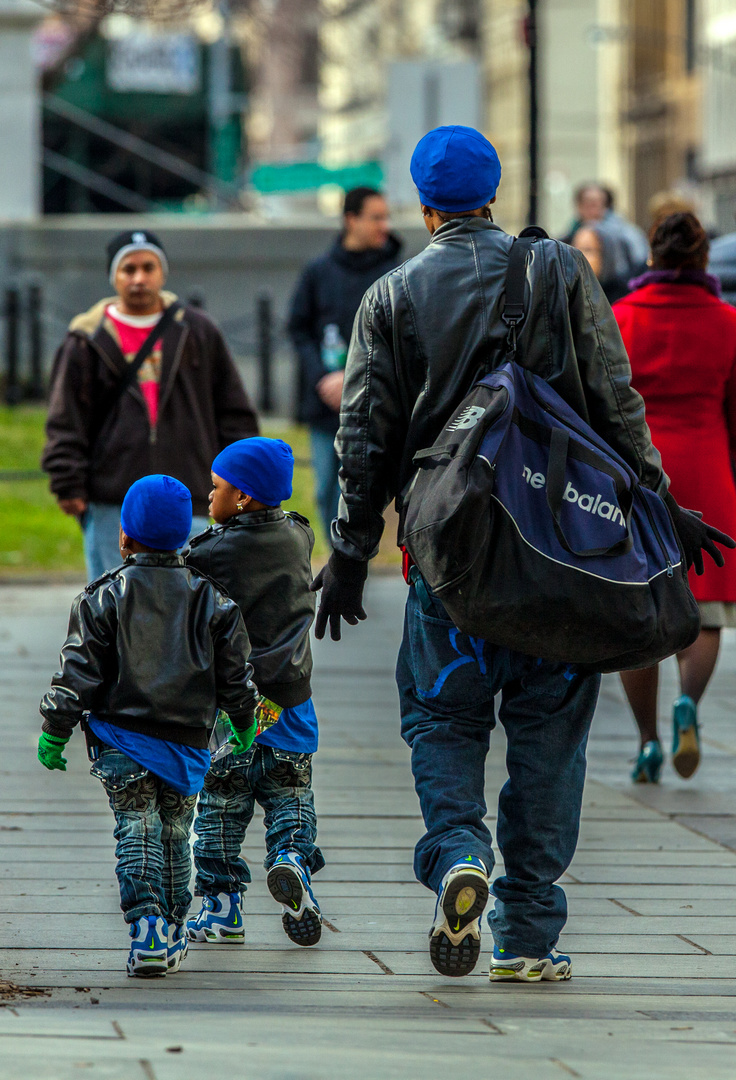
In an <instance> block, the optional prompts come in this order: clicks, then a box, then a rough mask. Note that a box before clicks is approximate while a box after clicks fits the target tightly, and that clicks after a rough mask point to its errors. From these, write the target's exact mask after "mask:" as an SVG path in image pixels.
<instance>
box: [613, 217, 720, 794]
mask: <svg viewBox="0 0 736 1080" xmlns="http://www.w3.org/2000/svg"><path fill="white" fill-rule="evenodd" d="M650 236H651V248H652V257H651V270H649V271H647V272H646V273H645V274H643V275H642V276H641V277H639V278H638V279H637V280H635V281H633V282H632V287H633V290H634V291H633V292H631V293H630V295H629V296H627V297H626V298H625V299H623V300H621V301H620V302H619V303H618V304H617V305H616V306H615V307H614V309H613V310H614V314H615V316H616V319H617V321H618V324H619V327H620V329H621V334H622V336H623V339H624V343H625V345H626V349H627V351H628V354H629V358H630V360H631V371H632V385H633V386H634V387H635V388H636V389H637V390H638V391H639V392H640V393H641V395H642V396H643V398H644V401H645V403H646V411H647V422H648V424H649V427H650V429H651V432H652V440H653V442H654V444H655V446H656V447H657V449H658V450H659V451H660V453H661V455H662V462H663V465H664V469H665V471H666V472H667V474H668V475H669V477H670V485H671V487H670V490H671V492H672V494H673V496H674V498H675V499H676V500H677V502H678V503H679V504H680V505H681V506H687V507H692V508H693V509H694V510H697V511H700V512H702V514H703V516H704V518H705V519H706V520H708V521H709V522H711V523H712V524H713V525H715V526H716V527H717V528H719V529H722V530H723V531H724V532H726V533H729V534H731V535H736V483H735V482H734V473H733V466H732V461H733V456H734V454H735V453H736V312H735V311H733V310H732V309H731V308H730V307H729V306H728V305H727V304H724V303H723V302H722V301H721V299H720V284H719V282H718V280H717V278H715V277H713V276H712V275H711V274H708V273H706V269H705V268H706V266H707V264H708V247H709V242H708V237H707V235H706V232H705V230H704V229H703V226H702V225H701V224H700V222H699V221H698V219H697V218H696V217H695V216H694V214H692V213H676V214H672V215H670V216H669V217H667V218H664V219H663V220H660V221H659V223H655V225H654V226H653V227H652V231H651V234H650ZM725 560H726V561H725V568H724V569H718V568H717V567H716V566H713V565H711V564H710V563H709V564H708V566H707V567H706V568H705V571H703V567H702V558H701V560H697V559H696V560H695V566H694V571H695V572H696V573H697V574H699V575H702V576H695V572H694V571H691V573H690V584H691V587H692V590H693V593H694V594H695V597H696V599H697V600H698V602H699V604H700V611H701V618H702V627H703V629H702V632H701V634H700V636H699V638H698V639H697V641H696V642H695V643H694V644H693V645H691V646H690V648H688V649H686V650H685V651H684V652H682V653H680V654H679V655H678V657H677V663H678V668H679V676H680V696H679V697H678V698H677V700H676V701H675V704H674V707H673V717H672V725H673V750H672V755H673V756H672V763H673V765H674V767H675V769H676V770H677V772H678V773H679V774H680V775H681V776H684V777H689V776H692V774H693V773H694V772H695V770H696V768H697V767H698V763H699V760H700V749H699V737H698V720H697V707H698V703H699V702H700V700H701V698H702V696H703V694H704V692H705V690H706V687H707V686H708V682H709V680H710V677H711V675H712V674H713V670H714V668H715V665H716V660H717V658H718V649H719V644H720V634H721V629H722V628H723V627H727V626H728V627H733V626H736V553H734V552H732V551H726V552H725ZM621 678H622V680H623V684H624V689H625V691H626V695H627V697H628V699H629V704H630V705H631V708H632V711H633V713H634V718H635V720H636V723H637V726H638V728H639V732H640V735H641V752H640V754H639V757H638V758H637V761H636V765H635V767H634V770H633V773H632V778H633V779H634V780H635V781H640V782H655V783H656V781H657V780H658V779H659V776H660V772H661V768H662V762H663V753H662V747H661V744H660V741H659V734H658V730H657V691H658V679H659V670H658V668H656V667H654V668H647V669H645V670H642V671H627V672H624V673H623V674H622V676H621Z"/></svg>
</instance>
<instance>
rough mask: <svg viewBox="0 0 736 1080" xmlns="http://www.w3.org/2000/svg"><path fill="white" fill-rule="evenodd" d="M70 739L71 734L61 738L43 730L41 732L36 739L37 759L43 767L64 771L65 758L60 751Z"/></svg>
mask: <svg viewBox="0 0 736 1080" xmlns="http://www.w3.org/2000/svg"><path fill="white" fill-rule="evenodd" d="M70 739H71V735H67V736H66V738H65V739H62V738H60V737H59V736H58V735H47V734H46V732H45V731H42V732H41V736H40V738H39V740H38V760H39V761H40V762H41V764H42V765H43V766H44V768H46V769H60V770H61V771H62V772H66V758H65V757H62V756H61V751H62V750H63V749H64V747H65V746H66V744H67V743H68V742H69V740H70Z"/></svg>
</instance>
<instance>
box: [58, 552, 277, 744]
mask: <svg viewBox="0 0 736 1080" xmlns="http://www.w3.org/2000/svg"><path fill="white" fill-rule="evenodd" d="M249 653H250V643H249V641H248V635H247V633H246V630H245V626H244V625H243V619H242V616H241V614H240V611H239V610H238V606H237V604H235V603H234V602H233V601H232V600H229V599H227V598H226V597H225V596H223V595H222V594H221V593H220V592H219V591H218V590H217V589H216V588H215V586H214V585H213V583H212V582H211V581H208V580H207V578H205V577H203V576H202V575H200V574H198V573H197V572H196V571H195V570H192V569H190V568H189V567H187V566H186V565H185V563H184V559H183V558H182V557H181V556H180V555H159V554H139V555H130V556H128V558H127V559H126V561H125V563H124V564H123V565H122V566H121V567H119V568H118V569H117V570H112V571H111V572H110V573H109V574H105V575H104V577H101V578H99V579H98V580H97V581H95V582H92V584H91V585H88V586H87V588H86V589H85V590H84V592H83V593H81V594H80V595H79V596H78V597H77V598H76V600H75V601H74V603H73V605H72V610H71V615H70V617H69V631H68V636H67V639H66V642H65V643H64V647H63V648H62V650H61V670H60V671H58V672H57V673H56V675H54V678H53V680H52V683H51V689H50V690H49V692H48V694H46V696H45V697H44V699H43V701H42V702H41V715H42V716H43V718H44V723H43V730H44V731H46V732H47V733H48V734H49V735H58V736H61V737H65V736H67V735H70V734H71V732H72V729H73V728H74V726H75V724H77V723H78V722H79V721H80V720H81V719H82V715H83V714H84V713H85V712H91V713H93V714H94V716H96V717H97V718H98V719H100V720H106V721H108V723H111V724H117V725H118V726H119V727H122V728H127V729H128V730H129V731H137V732H140V733H142V734H145V735H153V736H155V737H157V738H159V739H169V740H171V741H172V742H177V743H183V744H185V745H187V746H195V747H201V748H204V747H206V746H207V741H208V737H209V730H210V729H211V727H212V726H213V724H214V721H215V714H216V710H217V708H218V707H219V708H221V709H224V711H225V712H226V713H228V715H229V716H230V717H231V718H232V720H233V723H234V724H235V725H236V726H237V727H239V728H241V729H242V728H246V727H248V726H250V723H251V722H252V719H253V716H254V712H255V706H256V703H257V701H258V691H257V690H256V687H255V685H254V683H253V681H252V678H251V676H252V675H253V668H252V667H251V665H250V664H249V663H248V655H249Z"/></svg>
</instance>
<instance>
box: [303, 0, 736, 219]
mask: <svg viewBox="0 0 736 1080" xmlns="http://www.w3.org/2000/svg"><path fill="white" fill-rule="evenodd" d="M537 7H538V27H537V31H538V40H539V56H540V70H539V129H540V160H541V174H540V190H539V198H540V211H539V219H540V223H542V224H544V225H545V227H547V228H548V229H549V231H550V232H552V233H559V232H562V231H563V230H564V228H565V226H566V224H567V222H568V221H569V219H570V216H571V211H572V198H573V193H574V191H575V189H576V188H577V187H578V186H579V185H580V184H581V183H583V182H585V181H589V180H597V181H599V182H601V183H604V184H605V185H607V186H608V187H610V188H611V190H612V191H613V192H614V194H615V197H616V205H617V209H619V210H620V211H621V212H622V213H624V214H627V215H628V216H630V217H631V218H633V219H635V220H637V221H638V222H639V223H640V224H641V225H642V226H644V227H646V226H647V224H648V221H649V203H650V200H651V198H652V196H654V195H655V194H657V193H659V192H662V191H666V190H670V191H673V190H674V191H677V192H678V193H679V194H681V195H683V196H685V197H687V198H690V199H692V200H694V202H695V204H696V206H697V207H698V209H699V210H700V212H701V213H702V214H703V216H704V217H705V219H706V220H708V221H709V223H710V224H711V225H713V226H716V227H719V228H720V229H721V230H723V229H727V228H730V227H731V225H732V222H733V211H734V207H735V206H736V125H734V124H733V122H732V120H731V114H732V109H733V102H734V101H736V2H735V0H656V3H655V2H654V0H540V2H539V3H538V5H537ZM321 13H322V27H321V31H320V41H321V47H322V62H321V65H322V66H321V93H320V101H321V106H322V112H321V119H320V128H319V130H320V145H321V152H322V155H323V159H324V160H325V161H326V162H329V163H334V164H341V163H344V162H345V161H349V160H353V161H355V160H358V159H365V158H376V159H378V160H383V161H387V160H390V158H391V153H392V138H394V136H393V135H392V116H391V112H392V108H393V105H392V101H391V68H392V66H395V64H396V62H397V61H401V60H410V59H413V60H416V61H426V62H434V63H436V64H438V65H448V64H452V63H457V62H458V61H462V60H465V61H467V60H471V61H474V62H476V63H477V64H478V66H479V71H480V85H481V98H482V108H481V114H480V124H481V126H482V127H483V129H484V131H485V132H486V134H487V135H488V136H489V138H491V139H492V141H493V142H494V143H495V144H496V146H497V147H498V150H499V153H500V156H501V160H502V162H503V169H504V173H503V181H502V187H501V189H500V191H499V201H498V207H497V216H498V219H499V220H500V221H501V222H502V223H503V224H504V225H505V226H506V227H508V228H513V229H517V228H519V227H520V226H521V225H522V224H524V222H525V215H526V208H527V204H528V190H527V188H528V162H529V147H528V140H529V135H528V132H529V113H528V62H529V50H528V34H529V27H528V25H527V24H526V20H525V15H526V8H525V5H524V4H523V3H520V0H467V2H464V0H452V2H444V3H443V2H442V0H404V2H396V0H362V2H361V0H321ZM466 122H467V121H466ZM405 168H408V160H407V161H406V164H405Z"/></svg>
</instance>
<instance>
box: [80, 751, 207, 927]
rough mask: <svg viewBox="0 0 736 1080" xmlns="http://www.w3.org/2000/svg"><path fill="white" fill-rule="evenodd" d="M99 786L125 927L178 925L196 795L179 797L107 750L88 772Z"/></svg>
mask: <svg viewBox="0 0 736 1080" xmlns="http://www.w3.org/2000/svg"><path fill="white" fill-rule="evenodd" d="M90 771H91V773H92V775H93V776H97V777H98V778H99V779H100V780H101V781H102V783H103V784H104V786H105V790H106V791H107V795H108V799H109V800H110V806H111V808H112V811H113V813H114V814H115V833H114V835H115V839H116V840H117V847H116V848H115V856H116V858H117V864H116V868H115V872H116V874H117V877H118V884H119V885H120V907H121V908H122V910H123V915H124V917H125V921H126V922H127V923H132V922H135V920H136V919H140V918H142V916H144V915H160V916H161V917H162V918H164V919H165V920H166V921H167V922H170V923H176V924H177V925H181V924H182V923H183V922H184V920H185V918H186V915H187V912H188V911H189V905H190V904H191V902H192V894H191V892H190V891H189V882H190V879H191V876H192V855H191V849H190V847H189V837H190V833H191V829H192V819H193V818H194V806H195V804H196V801H197V796H196V795H181V794H180V793H179V792H178V791H175V790H174V788H172V787H169V785H168V784H165V783H164V781H163V780H161V779H160V778H159V777H158V776H154V775H153V773H151V772H149V771H148V769H144V768H143V767H142V766H141V765H139V764H138V763H137V762H135V761H133V760H132V758H129V757H128V755H127V754H123V753H121V752H120V750H115V749H113V748H112V747H107V748H103V749H102V751H101V753H100V756H99V758H98V759H97V761H95V763H94V764H93V766H92V769H91V770H90Z"/></svg>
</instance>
